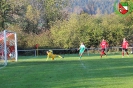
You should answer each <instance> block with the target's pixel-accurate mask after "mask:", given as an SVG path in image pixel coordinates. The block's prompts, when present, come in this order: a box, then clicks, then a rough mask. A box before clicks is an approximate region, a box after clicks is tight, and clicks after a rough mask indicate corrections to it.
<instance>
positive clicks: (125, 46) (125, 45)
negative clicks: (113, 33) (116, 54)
mask: <svg viewBox="0 0 133 88" xmlns="http://www.w3.org/2000/svg"><path fill="white" fill-rule="evenodd" d="M128 45H129V44H128V41H127V40H126V39H125V38H123V42H122V58H123V57H124V52H126V54H127V56H128V57H129V54H128Z"/></svg>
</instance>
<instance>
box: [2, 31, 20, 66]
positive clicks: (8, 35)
mask: <svg viewBox="0 0 133 88" xmlns="http://www.w3.org/2000/svg"><path fill="white" fill-rule="evenodd" d="M17 57H18V54H17V35H16V33H15V32H12V31H9V30H4V31H2V32H0V65H1V66H3V65H4V66H5V65H7V62H8V60H12V61H17Z"/></svg>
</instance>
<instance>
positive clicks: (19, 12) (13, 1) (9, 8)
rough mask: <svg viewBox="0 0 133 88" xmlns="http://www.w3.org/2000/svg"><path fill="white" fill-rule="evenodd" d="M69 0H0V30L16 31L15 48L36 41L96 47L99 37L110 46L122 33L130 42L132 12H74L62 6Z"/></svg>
mask: <svg viewBox="0 0 133 88" xmlns="http://www.w3.org/2000/svg"><path fill="white" fill-rule="evenodd" d="M70 1H71V0H70ZM70 1H69V0H28V1H27V0H19V1H18V0H1V2H0V30H1V31H2V30H4V29H8V30H12V31H14V32H16V33H17V36H18V48H19V49H27V48H35V45H36V44H39V47H40V48H77V47H79V44H80V42H84V44H85V45H86V47H88V48H90V47H99V43H100V41H101V40H102V39H103V38H104V39H106V40H107V41H108V42H109V44H110V46H120V45H121V42H122V38H124V37H125V38H127V40H129V42H130V45H132V43H133V41H132V38H133V26H132V24H133V13H131V14H130V15H128V16H126V17H120V16H119V15H116V14H115V13H111V14H101V13H97V14H89V13H87V12H85V11H81V12H80V13H79V14H77V13H73V12H69V11H68V10H66V9H67V8H68V7H72V4H71V3H70ZM109 1H110V2H111V0H109ZM88 6H93V5H92V4H90V5H89V4H88ZM88 9H89V8H88ZM91 9H92V8H90V9H89V10H90V11H92V10H91Z"/></svg>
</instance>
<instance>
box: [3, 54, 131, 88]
mask: <svg viewBox="0 0 133 88" xmlns="http://www.w3.org/2000/svg"><path fill="white" fill-rule="evenodd" d="M45 60H46V56H39V57H27V56H25V57H24V56H23V57H19V58H18V62H9V63H8V65H7V66H6V67H4V68H2V69H0V88H133V56H132V55H130V57H127V56H125V58H121V55H120V54H112V55H108V56H107V57H106V56H104V57H103V58H102V59H101V58H100V56H99V54H93V55H90V56H87V55H84V56H83V57H82V59H81V60H79V57H78V55H77V54H75V55H71V54H69V55H65V58H63V59H60V58H56V60H55V61H51V60H49V61H45Z"/></svg>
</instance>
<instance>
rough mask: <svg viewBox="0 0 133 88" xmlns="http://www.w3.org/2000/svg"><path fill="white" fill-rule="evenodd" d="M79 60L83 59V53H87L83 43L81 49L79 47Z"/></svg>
mask: <svg viewBox="0 0 133 88" xmlns="http://www.w3.org/2000/svg"><path fill="white" fill-rule="evenodd" d="M78 50H79V56H80V57H79V59H81V57H82V55H83V53H84V51H85V45H84V44H83V42H82V43H81V45H80V47H79V49H78Z"/></svg>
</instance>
